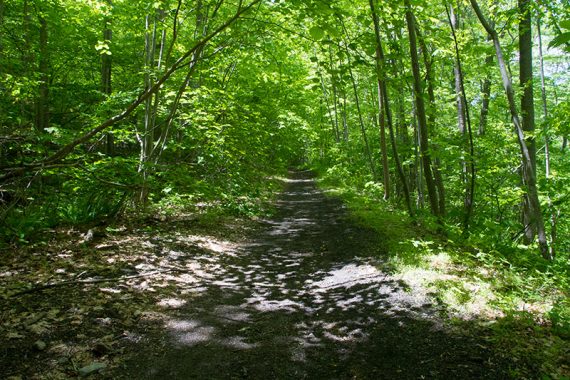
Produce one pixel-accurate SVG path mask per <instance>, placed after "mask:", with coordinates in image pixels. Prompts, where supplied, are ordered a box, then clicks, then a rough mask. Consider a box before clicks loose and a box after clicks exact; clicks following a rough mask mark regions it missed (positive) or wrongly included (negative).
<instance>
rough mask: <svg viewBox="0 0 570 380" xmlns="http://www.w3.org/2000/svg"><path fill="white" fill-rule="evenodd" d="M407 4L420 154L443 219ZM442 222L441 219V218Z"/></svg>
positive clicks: (434, 211)
mask: <svg viewBox="0 0 570 380" xmlns="http://www.w3.org/2000/svg"><path fill="white" fill-rule="evenodd" d="M404 5H405V6H406V24H407V27H408V35H409V39H410V57H411V61H412V73H413V76H414V96H415V100H416V115H417V118H418V132H419V133H418V134H419V136H418V137H419V142H420V154H421V158H422V165H423V171H424V176H425V180H426V187H427V192H428V198H429V204H430V208H431V212H432V214H433V215H434V216H436V217H437V218H438V219H441V214H440V210H439V203H438V196H437V189H436V187H435V180H434V178H433V172H432V163H431V155H430V150H429V146H428V143H429V137H428V127H427V118H426V110H425V103H424V98H423V88H422V77H421V74H420V64H419V60H418V50H417V43H416V27H415V22H414V16H413V13H412V7H411V5H410V0H404ZM440 222H441V220H440Z"/></svg>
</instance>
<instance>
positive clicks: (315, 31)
mask: <svg viewBox="0 0 570 380" xmlns="http://www.w3.org/2000/svg"><path fill="white" fill-rule="evenodd" d="M309 34H310V35H311V37H313V39H314V40H317V41H319V40H322V39H323V37H324V36H325V31H324V30H323V29H322V28H320V27H318V26H313V27H312V28H311V29H309Z"/></svg>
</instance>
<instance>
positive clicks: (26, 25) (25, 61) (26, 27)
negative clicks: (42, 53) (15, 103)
mask: <svg viewBox="0 0 570 380" xmlns="http://www.w3.org/2000/svg"><path fill="white" fill-rule="evenodd" d="M22 5H23V7H22V13H23V17H22V34H23V49H22V55H21V65H22V75H23V77H25V78H27V79H30V76H31V72H32V70H31V68H30V63H31V62H33V61H34V60H35V58H34V55H33V50H32V36H31V28H30V24H31V22H32V16H31V15H30V3H29V0H24V3H23V4H22ZM29 95H30V93H26V97H22V99H21V100H20V101H19V103H20V104H19V105H20V116H21V119H22V121H21V124H22V125H25V124H27V123H28V121H29V120H30V119H32V118H33V117H34V116H35V110H32V111H31V112H30V108H31V107H30V104H29V102H28V101H27V99H26V98H29ZM32 96H33V97H34V98H35V94H34V95H32ZM30 115H34V116H30ZM33 123H34V125H35V120H33Z"/></svg>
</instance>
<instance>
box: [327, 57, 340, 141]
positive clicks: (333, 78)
mask: <svg viewBox="0 0 570 380" xmlns="http://www.w3.org/2000/svg"><path fill="white" fill-rule="evenodd" d="M329 65H330V67H331V86H332V93H333V107H334V137H335V141H336V142H337V143H339V142H340V130H339V128H338V90H337V84H336V82H337V81H336V75H335V74H334V71H335V66H334V60H333V55H332V47H331V46H329Z"/></svg>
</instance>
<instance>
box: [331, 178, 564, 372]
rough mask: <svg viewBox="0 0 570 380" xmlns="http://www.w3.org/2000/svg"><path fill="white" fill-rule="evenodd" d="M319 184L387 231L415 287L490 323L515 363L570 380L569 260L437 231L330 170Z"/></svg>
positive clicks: (397, 271) (396, 266)
mask: <svg viewBox="0 0 570 380" xmlns="http://www.w3.org/2000/svg"><path fill="white" fill-rule="evenodd" d="M320 185H321V187H323V188H325V189H326V190H327V191H328V192H329V193H331V194H334V195H336V196H339V197H340V198H342V199H343V200H344V201H345V203H346V204H347V206H348V208H349V210H350V212H351V216H352V217H353V218H354V219H355V221H356V222H357V223H359V224H361V225H363V226H367V227H371V228H373V229H375V230H376V231H377V232H378V233H379V234H380V235H381V236H382V244H383V248H384V249H383V250H382V251H383V252H386V254H385V257H383V258H384V260H385V261H386V267H387V268H388V270H390V271H391V272H392V273H393V274H394V275H396V276H397V277H399V278H401V279H402V280H403V281H404V282H406V283H407V284H408V286H409V287H410V291H413V292H422V293H426V294H429V295H431V296H432V298H433V299H434V303H437V304H439V305H440V307H441V308H442V310H443V312H444V313H445V314H447V316H448V317H450V320H456V321H462V320H475V321H480V322H481V324H482V325H486V326H489V327H490V328H491V330H492V338H491V339H492V340H493V342H494V344H495V346H496V347H498V349H499V350H500V351H501V352H504V354H505V356H506V357H508V358H509V360H513V361H515V362H521V363H526V365H523V366H522V367H521V368H529V373H533V372H534V373H542V374H543V379H560V380H563V379H569V378H570V292H569V289H570V280H569V278H570V272H569V265H568V259H567V258H566V259H565V258H559V259H558V260H557V261H556V262H554V263H546V262H544V261H543V260H542V259H541V258H540V257H538V255H537V253H536V252H535V251H532V250H529V249H527V248H526V247H515V248H513V247H506V248H505V250H497V249H496V248H492V247H491V244H489V245H488V246H485V244H483V243H481V242H479V243H478V244H477V245H475V243H470V242H459V238H457V242H456V241H453V236H451V235H450V236H449V237H447V238H445V237H443V236H441V235H440V234H438V233H437V232H436V231H437V228H436V226H435V225H434V224H433V223H431V221H430V220H429V216H428V217H427V218H424V217H423V216H422V218H420V219H419V220H421V221H422V222H421V223H417V222H414V221H412V220H411V219H410V218H409V217H408V215H407V214H406V213H404V212H402V211H401V210H400V209H397V208H396V207H395V206H394V205H393V204H391V203H389V202H385V201H383V200H382V199H381V197H380V196H379V195H378V194H371V193H370V192H369V191H368V189H367V187H366V186H363V184H357V183H347V182H346V181H338V180H335V178H334V177H333V178H331V177H330V176H329V177H327V176H326V175H325V176H324V179H323V180H321V182H320ZM368 188H370V186H368ZM376 193H377V192H376ZM513 376H515V377H517V378H525V373H513Z"/></svg>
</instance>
